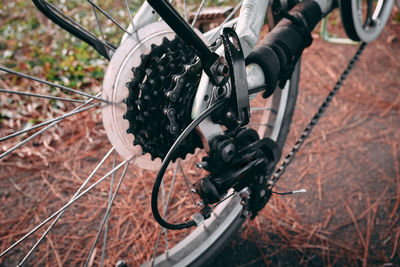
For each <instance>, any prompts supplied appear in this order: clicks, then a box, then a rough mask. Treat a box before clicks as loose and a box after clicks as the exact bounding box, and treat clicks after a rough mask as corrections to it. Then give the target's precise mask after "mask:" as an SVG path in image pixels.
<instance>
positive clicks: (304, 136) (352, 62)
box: [268, 42, 367, 189]
mask: <svg viewBox="0 0 400 267" xmlns="http://www.w3.org/2000/svg"><path fill="white" fill-rule="evenodd" d="M366 45H367V43H364V42H363V43H361V45H360V47H359V48H358V50H357V52H356V53H355V55H354V56H353V58H352V59H351V60H350V63H349V64H348V66H347V68H346V69H345V70H344V71H343V73H342V75H341V76H340V78H339V80H338V81H337V82H336V84H335V87H334V88H333V89H332V90H331V91H330V93H329V94H328V96H327V97H326V99H325V101H324V102H323V103H322V105H321V106H320V107H319V109H318V111H317V113H315V115H314V117H313V118H312V119H311V121H310V123H309V124H308V125H307V127H306V128H305V129H304V130H303V132H302V134H301V135H300V137H299V138H298V139H297V141H296V143H294V145H293V147H292V149H291V150H290V152H289V153H288V154H287V155H286V157H285V159H284V160H283V162H282V163H281V165H280V166H279V168H277V169H276V170H275V172H274V173H273V174H272V175H271V176H270V178H269V180H268V188H269V189H272V188H273V187H274V186H275V184H276V183H277V182H278V180H279V178H281V176H282V175H283V173H284V172H285V170H286V168H287V167H288V166H289V165H290V163H291V162H292V161H293V159H294V157H295V155H296V153H297V152H298V151H299V150H300V148H301V146H302V145H303V144H304V141H305V140H306V139H307V138H308V136H309V135H310V133H311V131H312V130H313V128H314V126H315V125H316V124H317V123H318V121H319V119H320V118H321V117H322V115H323V114H324V112H325V110H326V109H327V107H328V106H329V104H330V103H331V102H332V99H333V97H334V96H335V95H336V93H337V92H338V91H339V89H340V88H341V86H342V85H343V82H344V81H345V80H346V78H347V76H348V75H349V73H350V71H351V70H352V69H353V68H354V65H355V64H356V62H357V61H358V59H359V58H360V56H361V54H362V52H363V51H364V49H365V47H366Z"/></svg>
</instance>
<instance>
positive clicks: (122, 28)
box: [86, 0, 131, 35]
mask: <svg viewBox="0 0 400 267" xmlns="http://www.w3.org/2000/svg"><path fill="white" fill-rule="evenodd" d="M86 1H88V2H89V4H91V5H92V6H93V7H95V8H96V9H97V10H98V11H100V12H101V13H102V14H103V15H104V16H106V17H107V18H108V19H109V20H111V22H112V23H114V24H115V25H116V26H117V27H118V28H120V29H121V30H123V31H124V32H126V33H127V34H129V35H131V33H130V32H128V31H127V30H126V29H125V28H124V27H122V26H121V24H119V23H118V22H117V21H116V20H115V19H114V18H113V17H111V15H110V14H108V13H107V12H106V11H104V10H103V9H102V8H101V7H99V6H98V5H97V4H96V3H94V2H93V1H92V0H86Z"/></svg>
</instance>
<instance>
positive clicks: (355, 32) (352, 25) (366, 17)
mask: <svg viewBox="0 0 400 267" xmlns="http://www.w3.org/2000/svg"><path fill="white" fill-rule="evenodd" d="M367 2H368V4H367V5H371V10H370V14H368V13H369V12H368V8H365V6H364V5H363V4H362V1H361V0H352V1H351V2H348V1H344V0H343V1H341V6H340V7H341V13H342V19H343V22H344V26H345V29H346V32H347V34H348V35H349V37H350V38H351V39H353V40H355V41H363V42H371V41H373V40H375V39H376V38H377V37H378V36H379V35H380V33H381V32H382V30H383V28H384V27H385V25H386V22H387V20H388V19H389V16H390V12H391V10H392V7H393V4H394V0H387V1H386V0H378V1H367Z"/></svg>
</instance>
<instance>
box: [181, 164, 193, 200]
mask: <svg viewBox="0 0 400 267" xmlns="http://www.w3.org/2000/svg"><path fill="white" fill-rule="evenodd" d="M178 166H179V170H180V171H181V173H182V175H183V178H184V179H185V184H186V186H187V188H188V189H189V192H190V194H191V196H192V200H193V204H194V206H195V207H197V205H196V197H195V196H194V193H193V192H192V189H191V188H190V185H191V184H192V182H191V181H190V180H189V178H188V177H187V176H186V174H185V172H184V171H183V169H182V166H181V165H180V164H179V162H178Z"/></svg>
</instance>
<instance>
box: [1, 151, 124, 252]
mask: <svg viewBox="0 0 400 267" xmlns="http://www.w3.org/2000/svg"><path fill="white" fill-rule="evenodd" d="M112 151H114V148H112V149H111V150H110V151H108V153H107V154H106V155H105V156H104V157H103V159H102V160H101V161H100V162H99V163H98V164H97V166H96V167H95V168H94V170H93V171H92V172H91V173H90V175H89V176H88V178H87V179H86V180H85V182H84V183H83V184H82V185H81V186H80V188H79V189H78V191H76V192H75V194H74V196H73V197H72V198H71V199H70V200H69V202H68V203H67V204H70V203H71V204H72V201H73V200H74V199H75V198H76V197H78V196H79V194H80V192H81V191H82V190H83V188H84V187H85V186H86V185H87V184H88V183H89V181H90V180H91V179H92V177H93V176H94V175H95V174H96V172H97V171H98V169H99V168H100V167H101V165H103V163H104V162H105V160H106V159H107V158H108V157H109V156H110V154H111V153H112ZM116 170H117V169H116V168H114V169H113V172H112V173H114V172H115V171H116ZM103 178H104V177H103ZM103 178H102V179H103ZM104 179H105V178H104ZM100 180H101V179H100ZM63 208H64V209H63ZM63 208H61V209H60V210H58V211H57V212H55V213H54V214H53V215H51V216H50V217H48V218H47V219H46V220H44V221H43V222H41V223H40V224H39V225H37V226H36V227H35V228H33V229H32V230H31V231H29V232H28V233H27V234H26V235H24V236H23V237H22V238H20V239H19V240H18V241H16V242H15V243H14V244H12V245H11V246H10V247H9V248H7V249H6V250H5V251H3V252H2V253H1V254H0V257H3V256H4V255H6V254H7V253H8V252H9V251H11V250H12V249H13V248H15V247H16V246H18V245H19V244H20V243H21V242H23V241H24V240H25V239H26V238H28V237H30V236H31V235H32V234H34V233H35V232H36V231H37V230H39V229H40V228H41V227H42V226H43V225H45V224H46V223H47V222H49V221H50V220H51V219H53V218H54V217H55V216H57V218H59V217H61V215H62V214H63V211H64V210H65V209H66V208H65V207H63ZM59 214H60V216H58V215H59ZM57 218H56V219H55V221H56V220H58V219H57ZM53 223H54V222H53ZM50 227H51V226H50ZM50 227H49V228H50Z"/></svg>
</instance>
